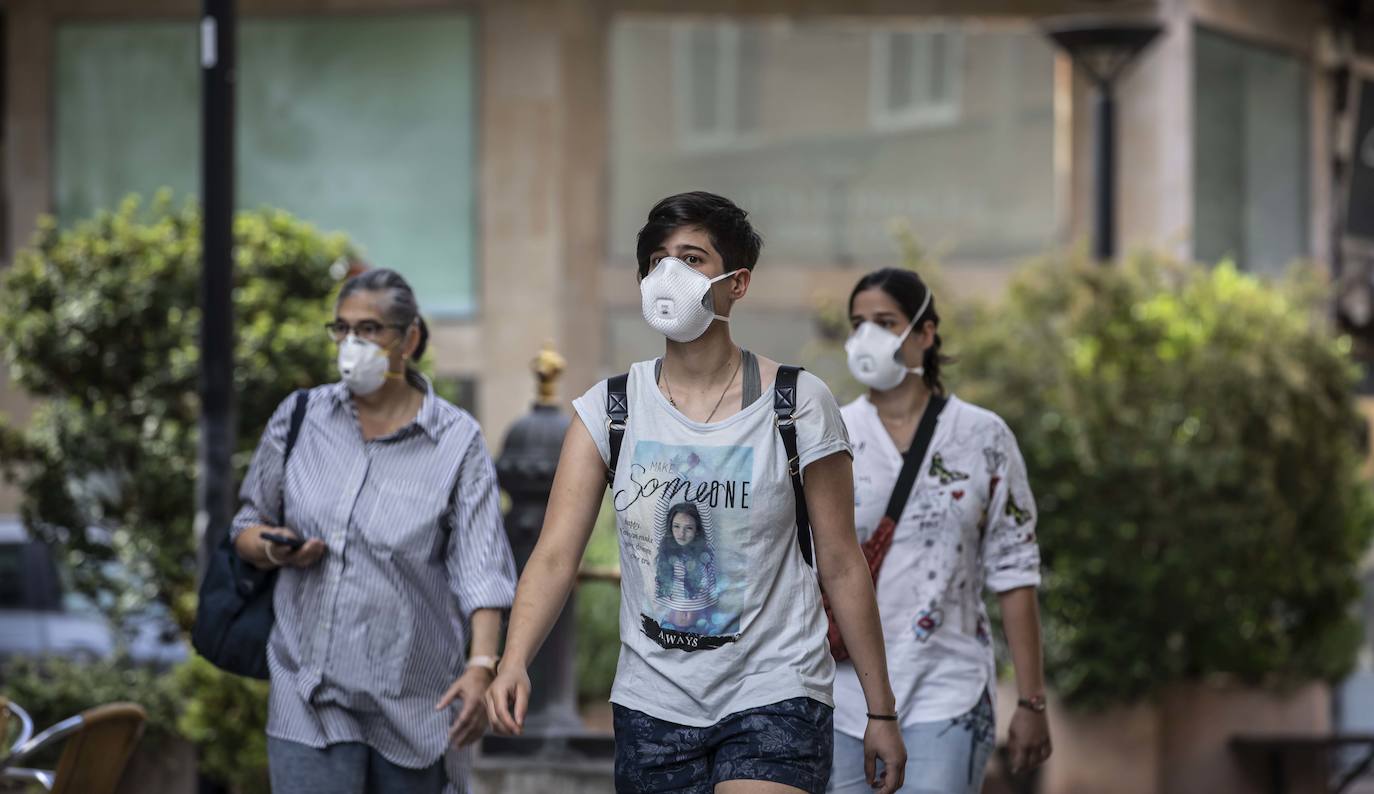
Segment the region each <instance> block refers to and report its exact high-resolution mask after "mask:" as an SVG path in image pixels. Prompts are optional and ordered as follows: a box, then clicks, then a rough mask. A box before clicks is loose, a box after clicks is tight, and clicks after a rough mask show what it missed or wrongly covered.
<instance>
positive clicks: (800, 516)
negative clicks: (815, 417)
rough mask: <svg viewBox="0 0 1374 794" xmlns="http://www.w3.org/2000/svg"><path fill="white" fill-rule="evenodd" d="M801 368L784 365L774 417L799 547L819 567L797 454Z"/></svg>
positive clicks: (775, 389)
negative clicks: (789, 481)
mask: <svg viewBox="0 0 1374 794" xmlns="http://www.w3.org/2000/svg"><path fill="white" fill-rule="evenodd" d="M800 372H801V367H792V366H787V365H783V366H780V367H778V376H777V378H776V379H775V380H774V381H773V414H774V415H775V416H776V418H777V424H778V435H780V436H782V447H783V449H784V450H786V451H787V474H788V475H789V476H790V477H791V478H792V497H793V499H795V500H796V503H797V546H799V547H800V548H801V553H802V559H804V560H806V564H807V565H810V566H813V567H814V566H815V561H814V556H813V554H812V551H811V516H810V514H809V513H808V512H807V510H806V491H805V489H804V488H803V487H802V472H801V456H800V454H799V453H798V452H797V419H796V413H797V376H798V374H799V373H800Z"/></svg>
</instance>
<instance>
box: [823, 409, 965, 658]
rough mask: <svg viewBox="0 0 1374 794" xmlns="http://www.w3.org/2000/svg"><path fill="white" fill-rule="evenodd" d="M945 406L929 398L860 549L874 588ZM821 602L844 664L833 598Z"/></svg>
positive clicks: (835, 653)
mask: <svg viewBox="0 0 1374 794" xmlns="http://www.w3.org/2000/svg"><path fill="white" fill-rule="evenodd" d="M946 402H948V400H946V398H945V397H943V396H942V395H939V394H932V395H930V400H929V401H928V402H927V403H926V409H925V412H924V413H922V414H921V423H920V424H919V425H918V426H917V427H916V436H915V438H913V439H912V441H911V446H910V447H908V448H907V451H906V456H905V458H903V460H902V471H901V473H900V474H898V475H897V484H896V485H894V486H893V487H892V496H891V497H889V498H888V500H887V510H886V511H885V512H884V513H883V517H882V520H881V521H879V522H878V527H877V528H876V529H874V530H873V534H872V535H870V536H869V538H868V540H866V541H864V542H863V543H862V544H861V545H860V548H862V549H863V552H864V559H866V560H868V573H869V574H870V575H871V576H872V577H873V584H874V586H875V587H876V586H877V584H878V572H879V571H880V570H881V569H882V567H883V560H885V559H887V552H888V549H891V548H892V537H893V535H894V533H895V532H896V531H897V522H898V521H899V520H901V517H902V512H903V511H904V510H905V509H906V501H907V498H908V497H910V496H911V489H912V488H913V487H914V486H915V485H916V478H917V476H918V475H919V474H920V472H921V464H922V463H924V462H925V458H926V451H927V450H928V449H930V440H931V439H932V438H933V437H934V436H935V420H936V419H938V418H939V416H940V412H941V411H942V410H944V408H945V403H946ZM821 598H822V599H823V600H824V604H825V617H826V620H827V621H829V623H830V625H829V627H828V628H827V630H826V631H827V634H828V637H829V639H830V654H831V655H832V656H834V657H835V661H838V662H843V661H844V660H846V659H848V658H849V649H848V648H846V647H845V645H844V637H842V636H841V635H840V627H839V626H837V625H835V614H834V613H833V612H832V611H831V610H830V598H829V597H828V596H826V595H825V593H824V591H822V593H821Z"/></svg>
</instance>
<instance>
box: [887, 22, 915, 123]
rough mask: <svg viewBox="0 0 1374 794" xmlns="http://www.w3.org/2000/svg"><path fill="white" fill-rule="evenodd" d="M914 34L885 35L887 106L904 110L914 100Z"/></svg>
mask: <svg viewBox="0 0 1374 794" xmlns="http://www.w3.org/2000/svg"><path fill="white" fill-rule="evenodd" d="M916 78H917V75H916V35H915V34H913V33H893V34H892V35H890V36H888V37H887V107H888V109H889V110H906V109H907V108H909V107H911V105H912V103H914V102H915V101H916V96H915V82H916Z"/></svg>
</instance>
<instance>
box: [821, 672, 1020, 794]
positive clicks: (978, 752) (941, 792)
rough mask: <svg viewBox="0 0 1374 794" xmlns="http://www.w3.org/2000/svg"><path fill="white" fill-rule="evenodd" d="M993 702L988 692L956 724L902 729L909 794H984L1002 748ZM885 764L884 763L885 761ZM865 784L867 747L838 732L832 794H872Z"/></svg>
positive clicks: (948, 722)
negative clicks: (991, 764) (990, 762)
mask: <svg viewBox="0 0 1374 794" xmlns="http://www.w3.org/2000/svg"><path fill="white" fill-rule="evenodd" d="M995 731H996V723H995V722H994V720H993V714H992V699H991V698H990V697H989V696H988V694H987V693H986V692H985V693H983V698H982V700H980V701H978V705H976V706H974V707H973V709H972V710H971V711H969V712H968V713H966V714H963V715H961V716H958V717H955V718H954V719H952V720H938V721H936V722H922V723H917V724H915V725H910V726H908V727H906V728H903V729H902V740H903V741H904V742H905V743H906V782H905V783H903V785H902V788H901V791H902V792H903V794H978V792H980V791H981V790H982V788H983V773H984V772H985V771H986V770H987V765H988V756H990V755H992V749H993V746H994V745H995V744H996V736H995ZM879 763H880V764H881V762H879ZM872 791H873V789H871V788H869V787H868V783H867V782H865V781H864V743H863V742H862V741H861V740H859V739H855V738H854V737H853V736H848V735H846V734H842V733H838V732H837V733H836V734H835V764H834V766H833V767H832V769H831V772H830V792H831V794H860V792H862V793H863V794H871V792H872Z"/></svg>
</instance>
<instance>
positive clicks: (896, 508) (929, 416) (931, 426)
mask: <svg viewBox="0 0 1374 794" xmlns="http://www.w3.org/2000/svg"><path fill="white" fill-rule="evenodd" d="M947 402H949V400H948V398H946V397H945V396H944V395H941V394H932V395H930V399H929V400H928V401H927V402H926V409H925V411H924V412H922V414H921V423H920V424H919V425H917V427H916V436H915V437H914V438H913V439H912V441H911V446H910V447H908V448H907V451H906V457H905V459H903V461H902V471H901V473H900V474H898V475H897V484H896V485H894V486H892V496H891V498H889V499H888V500H887V512H886V515H887V517H888V518H890V519H892V523H893V524H894V525H895V524H896V523H897V522H898V520H899V519H901V517H902V511H904V510H905V509H906V500H907V498H908V497H909V496H911V489H912V487H913V486H915V485H916V477H917V476H918V475H919V474H920V473H921V464H922V463H924V462H925V459H926V450H928V449H930V440H931V439H932V438H934V437H935V421H936V420H937V419H938V418H939V417H940V412H941V411H943V410H944V409H945V403H947Z"/></svg>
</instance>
